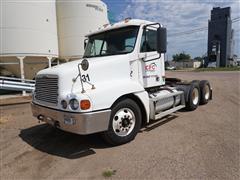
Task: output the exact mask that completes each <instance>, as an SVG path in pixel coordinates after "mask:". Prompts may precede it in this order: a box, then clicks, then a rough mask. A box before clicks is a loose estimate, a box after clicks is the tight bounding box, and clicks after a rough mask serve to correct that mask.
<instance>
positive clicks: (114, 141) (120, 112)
mask: <svg viewBox="0 0 240 180" xmlns="http://www.w3.org/2000/svg"><path fill="white" fill-rule="evenodd" d="M141 123H142V116H141V110H140V108H139V106H138V105H137V103H135V102H134V101H133V100H131V99H124V100H122V101H120V102H118V103H117V104H116V105H114V106H113V107H112V112H111V116H110V120H109V126H108V131H105V132H103V134H102V136H103V139H104V140H105V141H106V142H107V143H109V144H111V145H121V144H125V143H128V142H130V141H132V140H133V139H134V138H135V136H136V135H137V133H138V131H139V129H140V127H141Z"/></svg>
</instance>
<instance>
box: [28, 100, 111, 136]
mask: <svg viewBox="0 0 240 180" xmlns="http://www.w3.org/2000/svg"><path fill="white" fill-rule="evenodd" d="M31 107H32V114H33V116H35V117H37V118H39V117H41V120H42V121H44V122H46V123H48V124H51V125H54V126H56V127H57V128H59V129H62V130H64V131H67V132H72V133H76V134H92V133H96V132H101V131H106V130H107V129H108V123H109V120H110V114H111V110H102V111H97V112H89V113H71V112H64V111H59V110H55V109H50V108H47V107H43V106H40V105H37V104H34V103H32V104H31ZM69 120H70V122H71V123H66V122H69Z"/></svg>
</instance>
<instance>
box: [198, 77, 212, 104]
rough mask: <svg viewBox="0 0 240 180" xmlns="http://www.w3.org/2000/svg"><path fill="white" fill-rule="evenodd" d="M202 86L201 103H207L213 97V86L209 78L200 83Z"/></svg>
mask: <svg viewBox="0 0 240 180" xmlns="http://www.w3.org/2000/svg"><path fill="white" fill-rule="evenodd" d="M199 87H200V94H201V95H200V104H201V105H204V104H207V103H208V101H209V100H210V98H211V86H210V83H209V82H208V81H207V80H202V81H200V83H199Z"/></svg>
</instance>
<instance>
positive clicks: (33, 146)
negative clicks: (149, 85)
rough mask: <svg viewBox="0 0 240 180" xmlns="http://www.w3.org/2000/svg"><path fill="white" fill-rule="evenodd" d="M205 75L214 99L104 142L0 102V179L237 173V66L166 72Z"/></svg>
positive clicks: (239, 78) (239, 97)
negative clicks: (126, 137)
mask: <svg viewBox="0 0 240 180" xmlns="http://www.w3.org/2000/svg"><path fill="white" fill-rule="evenodd" d="M167 76H168V77H178V78H184V79H188V80H191V79H192V80H193V79H208V80H209V81H210V82H211V84H212V87H213V93H214V94H213V100H212V101H211V102H210V103H208V104H207V105H205V106H200V107H199V108H198V109H197V110H195V111H193V112H177V113H174V114H172V115H171V116H168V117H167V118H164V119H162V120H160V121H157V122H155V123H154V124H151V125H149V126H148V127H146V128H144V129H142V130H141V131H140V133H139V134H138V135H137V137H136V138H135V140H134V141H132V142H131V143H128V144H125V145H122V146H117V147H109V146H108V145H106V144H105V143H104V142H103V141H102V139H101V138H100V137H99V135H98V134H95V135H89V136H80V135H75V134H70V133H65V132H62V131H60V130H55V129H53V128H52V127H50V126H48V125H46V124H44V123H40V124H39V123H38V122H37V120H36V119H35V118H33V117H32V116H31V110H30V105H29V104H25V105H12V106H1V107H0V108H1V116H0V118H1V119H0V135H1V139H0V151H1V156H0V158H1V159H0V162H1V166H0V167H1V169H0V175H1V177H0V179H102V178H103V179H104V178H105V179H106V177H104V176H103V173H104V172H105V174H110V175H112V178H113V179H115V178H116V179H164V180H165V179H221V180H222V179H227V180H229V179H239V178H240V177H239V174H240V167H239V166H240V164H239V163H240V159H239V158H240V147H239V145H240V141H239V140H240V134H239V133H240V131H239V130H240V128H239V121H240V103H239V102H240V72H198V73H196V72H167Z"/></svg>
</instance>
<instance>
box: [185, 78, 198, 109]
mask: <svg viewBox="0 0 240 180" xmlns="http://www.w3.org/2000/svg"><path fill="white" fill-rule="evenodd" d="M199 102H200V89H199V85H198V83H196V82H193V83H191V85H190V87H189V93H188V97H187V102H186V110H188V111H193V110H195V109H197V107H198V105H199Z"/></svg>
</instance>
